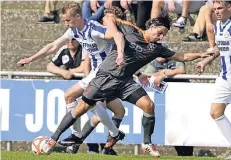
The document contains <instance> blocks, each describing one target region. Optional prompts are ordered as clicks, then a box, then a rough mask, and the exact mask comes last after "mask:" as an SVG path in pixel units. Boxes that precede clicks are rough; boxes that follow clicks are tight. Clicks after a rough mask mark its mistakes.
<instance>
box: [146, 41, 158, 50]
mask: <svg viewBox="0 0 231 160" xmlns="http://www.w3.org/2000/svg"><path fill="white" fill-rule="evenodd" d="M155 48H156V45H155V44H153V43H149V44H148V45H147V50H148V51H154V49H155Z"/></svg>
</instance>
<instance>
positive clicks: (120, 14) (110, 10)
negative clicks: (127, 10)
mask: <svg viewBox="0 0 231 160" xmlns="http://www.w3.org/2000/svg"><path fill="white" fill-rule="evenodd" d="M107 13H112V14H114V15H116V16H117V17H118V18H119V19H124V17H125V16H124V13H123V11H122V10H121V8H119V7H116V6H112V7H111V8H107V9H105V10H104V15H106V14H107Z"/></svg>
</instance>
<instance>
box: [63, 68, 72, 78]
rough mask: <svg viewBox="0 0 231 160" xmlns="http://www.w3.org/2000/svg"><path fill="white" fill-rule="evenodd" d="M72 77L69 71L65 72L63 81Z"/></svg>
mask: <svg viewBox="0 0 231 160" xmlns="http://www.w3.org/2000/svg"><path fill="white" fill-rule="evenodd" d="M73 76H74V74H73V72H72V71H70V70H67V71H66V73H65V74H64V76H63V78H64V79H71V78H72V77H73Z"/></svg>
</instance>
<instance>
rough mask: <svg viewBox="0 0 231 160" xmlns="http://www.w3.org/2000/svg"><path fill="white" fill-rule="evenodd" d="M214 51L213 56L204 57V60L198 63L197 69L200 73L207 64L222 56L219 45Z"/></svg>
mask: <svg viewBox="0 0 231 160" xmlns="http://www.w3.org/2000/svg"><path fill="white" fill-rule="evenodd" d="M212 53H214V54H213V56H210V57H207V58H204V59H203V60H202V61H200V62H198V63H197V65H196V67H197V71H198V72H199V73H202V72H204V70H205V66H206V65H208V64H209V63H211V62H212V61H213V60H215V59H216V58H217V57H219V56H220V52H219V49H218V48H217V47H215V48H214V49H213V50H212Z"/></svg>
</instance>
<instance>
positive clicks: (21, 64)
mask: <svg viewBox="0 0 231 160" xmlns="http://www.w3.org/2000/svg"><path fill="white" fill-rule="evenodd" d="M30 62H32V58H30V57H29V58H23V59H21V60H20V61H18V63H17V65H18V66H19V67H23V66H24V65H25V64H29V63H30Z"/></svg>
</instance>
